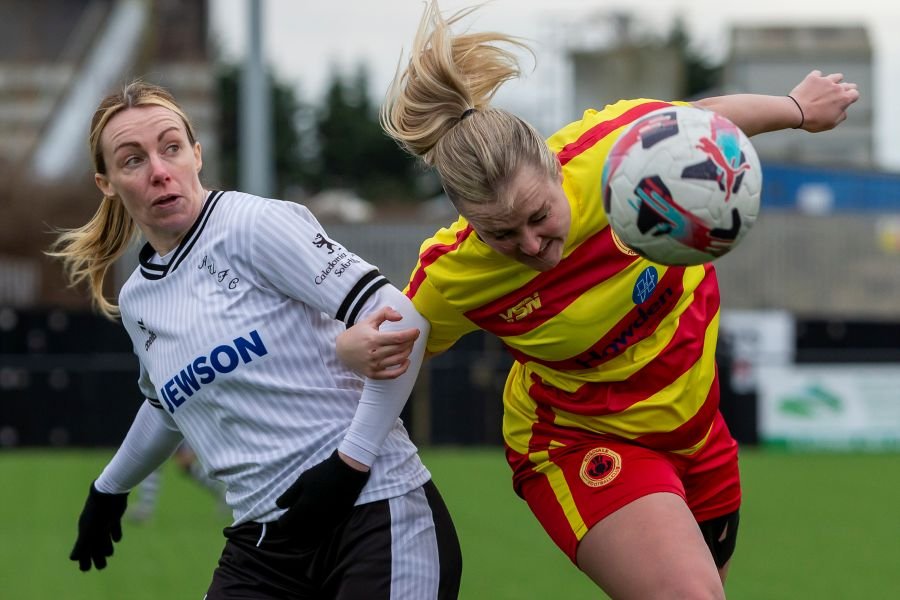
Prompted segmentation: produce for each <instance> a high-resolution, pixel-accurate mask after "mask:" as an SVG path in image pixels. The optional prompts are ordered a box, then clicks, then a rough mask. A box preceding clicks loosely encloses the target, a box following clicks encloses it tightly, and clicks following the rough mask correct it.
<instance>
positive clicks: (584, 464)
mask: <svg viewBox="0 0 900 600" xmlns="http://www.w3.org/2000/svg"><path fill="white" fill-rule="evenodd" d="M621 470H622V457H621V456H619V454H618V452H613V451H612V450H610V449H609V448H594V449H593V450H591V451H590V452H588V453H587V454H585V455H584V460H583V461H581V472H580V475H581V480H582V481H583V482H584V483H586V484H587V485H589V486H591V487H600V486H602V485H606V484H607V483H609V482H610V481H612V480H613V479H615V478H616V475H618V474H619V471H621Z"/></svg>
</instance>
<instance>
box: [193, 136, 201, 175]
mask: <svg viewBox="0 0 900 600" xmlns="http://www.w3.org/2000/svg"><path fill="white" fill-rule="evenodd" d="M194 160H195V161H196V162H197V172H198V173H199V172H200V169H202V168H203V151H202V149H201V148H200V142H194Z"/></svg>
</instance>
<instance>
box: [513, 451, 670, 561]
mask: <svg viewBox="0 0 900 600" xmlns="http://www.w3.org/2000/svg"><path fill="white" fill-rule="evenodd" d="M530 471H531V472H530V473H529V475H528V476H527V477H525V478H522V479H521V480H520V483H519V491H520V494H521V496H522V497H523V498H524V499H525V501H526V502H527V503H528V506H529V508H530V509H531V511H532V512H533V513H534V515H535V516H536V517H537V519H538V521H540V523H541V525H542V526H543V527H544V530H545V531H546V532H547V533H548V534H549V535H550V537H551V538H552V539H553V541H554V542H555V543H556V545H557V546H559V547H560V549H562V551H563V552H565V553H566V555H567V556H568V557H569V559H570V560H571V561H572V562H576V551H577V548H578V545H579V543H580V542H581V540H582V538H583V537H584V536H585V535H586V534H587V532H588V531H589V530H590V529H591V528H592V527H593V526H594V525H595V524H597V523H599V522H600V521H602V520H603V519H604V518H606V517H607V516H609V515H611V514H612V513H614V512H615V511H617V510H618V509H620V508H622V507H623V506H626V505H628V504H630V503H631V502H634V501H635V500H637V499H638V498H641V497H643V496H646V495H648V494H653V493H660V492H667V493H669V494H672V495H675V496H676V497H679V498H683V497H684V487H683V486H682V483H681V480H680V478H679V473H678V470H677V468H676V466H675V465H674V464H673V463H672V462H671V460H670V459H669V458H668V456H667V455H666V454H664V453H660V452H657V451H654V450H650V449H648V448H644V447H642V446H637V445H635V444H631V443H628V442H625V441H621V440H615V439H595V440H592V441H591V442H589V443H583V444H578V445H575V446H569V447H566V448H562V449H559V450H555V451H554V450H551V451H550V452H549V454H548V458H547V460H545V461H543V462H541V463H539V464H537V465H533V466H532V468H531V470H530Z"/></svg>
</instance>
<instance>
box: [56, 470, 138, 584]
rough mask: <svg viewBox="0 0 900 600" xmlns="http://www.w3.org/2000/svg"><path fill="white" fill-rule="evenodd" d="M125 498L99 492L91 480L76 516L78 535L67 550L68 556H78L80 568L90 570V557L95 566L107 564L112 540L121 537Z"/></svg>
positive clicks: (119, 495) (99, 567)
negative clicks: (78, 514) (82, 504)
mask: <svg viewBox="0 0 900 600" xmlns="http://www.w3.org/2000/svg"><path fill="white" fill-rule="evenodd" d="M127 499H128V494H104V493H103V492H98V491H97V488H95V487H94V484H93V483H91V490H90V492H88V497H87V500H86V501H85V503H84V508H83V509H82V511H81V516H80V517H78V539H77V540H75V547H74V548H72V553H71V554H69V560H77V561H78V568H79V569H81V570H82V571H90V570H91V560H93V561H94V566H95V567H96V568H98V569H102V568H104V567H106V557H107V556H112V553H113V542H118V541H119V540H121V539H122V515H123V514H125V506H126V505H127V503H128V500H127Z"/></svg>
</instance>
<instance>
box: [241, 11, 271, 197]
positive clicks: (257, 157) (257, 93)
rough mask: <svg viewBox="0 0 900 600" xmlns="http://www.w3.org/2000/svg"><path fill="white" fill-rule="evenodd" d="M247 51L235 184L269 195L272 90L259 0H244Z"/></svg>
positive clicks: (249, 191)
mask: <svg viewBox="0 0 900 600" xmlns="http://www.w3.org/2000/svg"><path fill="white" fill-rule="evenodd" d="M247 9H248V13H249V15H248V17H249V18H248V19H247V26H248V28H247V52H246V56H245V58H244V67H243V71H242V72H241V78H240V98H239V102H238V107H239V125H238V141H239V144H238V145H239V149H238V152H239V159H240V172H239V176H240V178H239V184H240V189H241V190H242V191H245V192H248V193H251V194H256V195H259V196H265V197H271V195H272V192H273V180H274V169H273V160H272V93H271V86H270V85H269V78H268V76H267V72H266V65H265V58H264V56H263V47H262V21H263V19H262V2H261V0H247Z"/></svg>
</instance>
